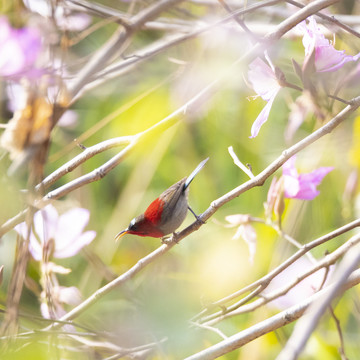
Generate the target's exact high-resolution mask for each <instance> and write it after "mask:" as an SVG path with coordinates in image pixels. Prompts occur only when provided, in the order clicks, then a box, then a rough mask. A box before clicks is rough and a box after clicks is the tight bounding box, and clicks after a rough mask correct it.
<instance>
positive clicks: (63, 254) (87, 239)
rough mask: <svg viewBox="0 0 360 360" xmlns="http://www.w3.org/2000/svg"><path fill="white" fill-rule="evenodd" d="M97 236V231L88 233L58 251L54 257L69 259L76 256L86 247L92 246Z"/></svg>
mask: <svg viewBox="0 0 360 360" xmlns="http://www.w3.org/2000/svg"><path fill="white" fill-rule="evenodd" d="M95 236H96V232H95V231H86V232H85V233H83V234H82V235H80V236H79V237H78V238H76V239H73V242H72V243H71V244H68V246H67V247H63V248H61V249H56V250H55V252H54V257H56V258H67V257H70V256H74V255H76V254H77V253H78V252H79V251H80V250H81V249H82V248H83V247H84V246H86V245H88V244H90V243H91V242H92V241H93V240H94V238H95Z"/></svg>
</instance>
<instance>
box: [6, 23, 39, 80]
mask: <svg viewBox="0 0 360 360" xmlns="http://www.w3.org/2000/svg"><path fill="white" fill-rule="evenodd" d="M40 51H41V37H40V33H39V31H38V30H37V29H35V28H31V27H24V28H21V29H14V28H12V27H11V26H10V24H9V22H8V20H7V19H6V18H5V17H0V54H1V55H0V76H12V77H20V76H24V75H26V76H30V77H31V76H38V74H39V71H40V70H39V69H36V67H35V62H36V60H37V59H38V56H39V54H40Z"/></svg>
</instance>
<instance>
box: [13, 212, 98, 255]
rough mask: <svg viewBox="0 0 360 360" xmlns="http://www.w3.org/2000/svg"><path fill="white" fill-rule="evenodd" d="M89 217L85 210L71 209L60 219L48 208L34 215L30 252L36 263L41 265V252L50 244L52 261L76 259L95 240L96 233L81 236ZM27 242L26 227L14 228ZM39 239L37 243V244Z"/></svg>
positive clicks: (87, 232) (84, 233)
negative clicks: (51, 246) (39, 262)
mask: <svg viewBox="0 0 360 360" xmlns="http://www.w3.org/2000/svg"><path fill="white" fill-rule="evenodd" d="M89 217H90V213H89V211H88V210H86V209H82V208H73V209H71V210H69V211H67V212H65V213H64V214H62V215H60V216H59V214H58V213H57V211H56V209H55V208H54V207H53V206H52V205H47V206H46V207H44V208H43V209H42V210H39V211H38V212H36V213H35V215H34V229H35V233H34V231H33V229H31V232H30V245H29V250H30V252H31V255H32V256H33V258H34V259H35V260H38V261H40V260H41V259H42V257H43V253H44V251H46V249H47V248H48V247H49V243H50V242H51V241H53V242H54V244H53V256H54V257H55V258H67V257H71V256H74V255H76V254H77V253H78V252H79V251H80V250H81V249H82V248H83V247H84V246H85V245H88V244H90V243H91V241H92V240H93V239H94V238H95V236H96V232H95V231H86V232H83V230H84V228H85V226H86V225H87V223H88V222H89ZM15 230H16V231H17V232H18V234H20V235H21V236H22V237H24V238H26V237H27V234H28V227H27V225H26V224H25V223H24V222H23V223H21V224H19V225H17V226H16V227H15ZM38 239H39V241H38Z"/></svg>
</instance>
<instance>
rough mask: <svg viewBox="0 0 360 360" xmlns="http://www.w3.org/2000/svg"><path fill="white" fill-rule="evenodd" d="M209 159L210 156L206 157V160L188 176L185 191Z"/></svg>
mask: <svg viewBox="0 0 360 360" xmlns="http://www.w3.org/2000/svg"><path fill="white" fill-rule="evenodd" d="M208 160H209V158H206V159H205V160H203V161H202V162H201V163H200V164H199V165H198V166H197V167H196V169H195V170H194V171H193V172H192V173H191V174H190V175H189V176H188V178H187V179H186V181H185V184H184V189H183V191H185V190H186V189H187V187H188V186H189V185H190V183H191V182H192V181H193V179H194V177H195V176H196V174H197V173H198V172H199V171H200V170H201V169H202V168H203V166H204V165H205V164H206V162H207V161H208Z"/></svg>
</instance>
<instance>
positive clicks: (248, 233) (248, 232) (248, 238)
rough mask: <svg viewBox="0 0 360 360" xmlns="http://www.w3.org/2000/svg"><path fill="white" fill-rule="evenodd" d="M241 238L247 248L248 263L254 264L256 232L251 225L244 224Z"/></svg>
mask: <svg viewBox="0 0 360 360" xmlns="http://www.w3.org/2000/svg"><path fill="white" fill-rule="evenodd" d="M242 226H243V232H242V237H243V239H244V240H245V242H246V244H247V246H248V248H249V261H250V263H251V264H253V263H254V256H255V253H256V239H257V235H256V231H255V229H254V227H253V226H252V225H251V224H244V225H242Z"/></svg>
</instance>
